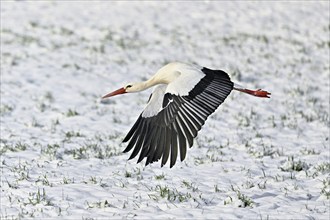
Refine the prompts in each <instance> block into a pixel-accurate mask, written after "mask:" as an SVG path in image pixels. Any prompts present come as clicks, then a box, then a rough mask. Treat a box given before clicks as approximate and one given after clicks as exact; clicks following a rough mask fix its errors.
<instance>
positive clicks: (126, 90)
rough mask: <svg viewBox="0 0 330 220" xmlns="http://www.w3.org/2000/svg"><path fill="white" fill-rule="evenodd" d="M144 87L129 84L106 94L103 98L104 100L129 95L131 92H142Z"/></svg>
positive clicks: (137, 84)
mask: <svg viewBox="0 0 330 220" xmlns="http://www.w3.org/2000/svg"><path fill="white" fill-rule="evenodd" d="M142 87H143V85H142V83H128V84H126V85H125V86H124V87H122V88H120V89H117V90H116V91H113V92H110V93H108V94H106V95H105V96H103V97H102V99H105V98H109V97H111V96H115V95H120V94H124V93H129V92H139V91H141V90H142Z"/></svg>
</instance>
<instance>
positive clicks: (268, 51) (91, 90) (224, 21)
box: [0, 1, 330, 219]
mask: <svg viewBox="0 0 330 220" xmlns="http://www.w3.org/2000/svg"><path fill="white" fill-rule="evenodd" d="M329 19H330V15H329V2H326V1H324V2H321V1H318V2H309V1H306V2H305V1H304V2H224V1H221V2H213V1H205V2H202V1H201V2H175V1H173V2H149V1H147V2H125V1H123V2H113V1H111V2H107V1H102V2H101V1H92V2H87V1H81V2H78V1H1V106H0V114H1V130H0V131H1V145H0V155H1V165H0V166H1V208H0V209H1V219H20V218H31V217H35V218H38V219H41V218H42V219H44V218H54V219H55V218H65V219H109V218H111V219H114V218H117V219H119V218H120V219H121V218H134V219H155V218H157V219H199V218H203V219H238V218H243V217H244V218H245V219H328V218H329V214H330V205H329V203H330V200H329V199H330V189H329V188H330V177H329V173H330V153H329V152H330V149H329V129H330V122H329V110H330V109H329V99H330V97H329V96H330V91H329V90H330V89H329V87H330V85H329V80H330V73H329V71H330V60H329V59H330V58H329V57H330V54H329V43H330V39H329ZM172 61H180V62H185V63H192V64H197V65H201V66H205V67H208V68H213V69H222V70H224V71H226V72H228V73H229V75H230V76H231V78H232V80H233V81H235V82H237V83H239V84H241V85H243V86H245V87H247V88H251V89H257V88H261V89H265V90H267V91H270V92H271V93H272V95H271V98H270V99H260V98H255V97H252V96H248V95H245V94H241V93H238V92H234V91H233V92H232V94H231V95H230V96H229V97H228V98H227V99H226V101H225V102H224V103H223V104H222V105H221V106H220V108H219V109H218V110H217V111H216V112H215V113H214V114H213V115H212V116H211V117H210V118H209V119H208V121H207V122H206V124H205V125H204V126H203V129H202V130H201V132H200V133H199V135H198V137H197V139H196V140H195V144H194V146H193V147H192V148H191V149H189V150H188V155H187V158H186V160H185V161H184V162H179V161H177V163H176V165H175V167H173V168H172V169H170V168H169V165H168V164H167V166H165V167H163V168H161V167H160V164H159V163H154V164H151V165H150V166H147V167H145V166H144V164H143V163H141V164H136V160H131V161H127V159H128V157H129V154H126V153H125V154H124V153H122V150H123V149H124V148H125V144H121V141H122V139H123V138H124V136H125V135H126V133H127V132H128V130H129V129H130V127H131V126H132V125H133V123H134V122H135V120H136V119H137V117H138V115H139V114H140V112H141V111H142V110H143V109H144V106H145V104H146V101H147V100H148V98H149V93H150V92H151V90H147V91H145V92H141V93H136V94H125V95H123V96H121V97H120V96H117V97H113V98H112V99H108V100H106V101H101V99H100V97H102V95H104V94H106V93H108V92H110V91H113V90H115V89H118V88H120V87H122V86H123V85H125V84H126V83H127V82H131V81H133V82H134V81H142V80H146V79H148V78H149V77H150V76H152V75H153V74H154V73H156V71H157V70H158V69H159V68H161V67H162V66H163V65H165V64H167V63H169V62H172Z"/></svg>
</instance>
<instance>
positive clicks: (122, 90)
mask: <svg viewBox="0 0 330 220" xmlns="http://www.w3.org/2000/svg"><path fill="white" fill-rule="evenodd" d="M124 93H126V90H125V88H120V89H117V90H116V91H113V92H110V93H109V94H106V95H105V96H103V97H102V99H105V98H109V97H111V96H115V95H120V94H124Z"/></svg>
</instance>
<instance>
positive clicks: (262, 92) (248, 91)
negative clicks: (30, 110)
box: [234, 87, 271, 98]
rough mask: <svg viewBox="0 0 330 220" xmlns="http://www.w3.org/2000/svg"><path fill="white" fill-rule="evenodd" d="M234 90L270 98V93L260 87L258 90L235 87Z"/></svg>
mask: <svg viewBox="0 0 330 220" xmlns="http://www.w3.org/2000/svg"><path fill="white" fill-rule="evenodd" d="M234 89H235V90H237V91H240V92H244V93H247V94H249V95H253V96H257V97H260V98H270V96H268V95H270V94H271V93H269V92H267V91H264V90H261V89H258V90H250V89H241V88H235V87H234Z"/></svg>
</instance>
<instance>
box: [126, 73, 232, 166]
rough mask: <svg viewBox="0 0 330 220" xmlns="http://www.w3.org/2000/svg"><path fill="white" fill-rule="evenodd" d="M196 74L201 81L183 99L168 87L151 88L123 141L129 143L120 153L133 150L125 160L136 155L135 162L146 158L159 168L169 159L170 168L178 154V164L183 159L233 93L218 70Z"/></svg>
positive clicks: (182, 96)
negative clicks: (204, 127) (201, 75)
mask: <svg viewBox="0 0 330 220" xmlns="http://www.w3.org/2000/svg"><path fill="white" fill-rule="evenodd" d="M200 73H202V74H203V77H202V78H201V79H200V81H199V82H198V83H197V84H196V85H195V86H194V87H193V88H192V89H191V90H190V92H189V93H188V94H186V95H180V94H178V93H177V94H175V91H174V90H173V86H172V87H171V83H170V84H169V85H165V84H162V85H158V86H157V87H156V88H155V90H154V91H153V93H152V95H151V97H150V99H149V102H148V105H147V107H146V109H145V110H144V112H142V114H141V115H140V116H139V118H138V120H137V121H136V122H135V124H134V125H133V127H132V128H131V130H130V131H129V133H128V134H127V136H126V137H125V139H124V140H123V142H127V141H129V143H128V145H127V147H126V149H125V150H124V152H128V151H130V150H132V149H133V148H134V150H133V152H132V154H131V156H130V158H129V159H132V158H134V157H136V156H137V155H138V153H139V152H140V156H139V159H138V162H140V161H141V160H143V159H144V158H145V157H146V158H147V161H146V165H148V164H149V163H152V162H154V161H158V160H159V159H162V162H161V165H162V166H163V165H164V164H166V162H167V160H168V158H169V157H170V158H171V159H170V167H173V166H174V164H175V162H176V159H177V156H178V152H180V159H181V161H183V160H184V159H185V157H186V152H187V147H191V146H192V145H193V139H194V138H195V137H196V136H197V132H198V131H199V130H200V129H201V127H202V126H203V125H204V123H205V121H206V119H207V117H208V116H209V115H211V114H212V113H213V112H214V111H215V110H216V109H217V108H218V106H219V105H220V104H221V103H223V101H224V100H225V99H226V97H227V96H228V95H229V94H230V92H231V90H232V89H233V82H231V81H230V78H229V76H228V74H227V73H225V72H223V71H221V70H210V69H207V68H205V67H204V68H203V69H201V72H200ZM178 80H180V79H178ZM176 83H178V82H176ZM181 83H182V82H181ZM182 85H184V83H182Z"/></svg>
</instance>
